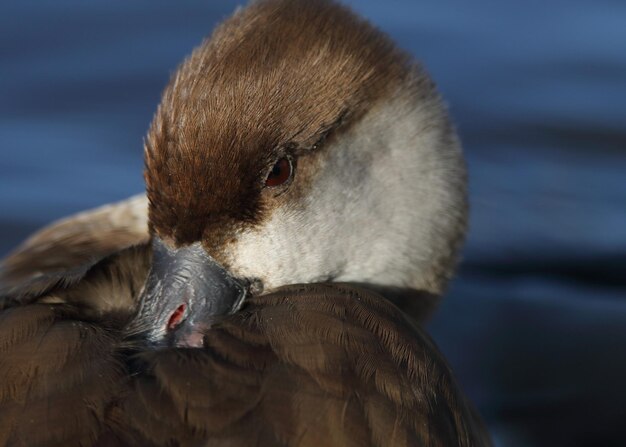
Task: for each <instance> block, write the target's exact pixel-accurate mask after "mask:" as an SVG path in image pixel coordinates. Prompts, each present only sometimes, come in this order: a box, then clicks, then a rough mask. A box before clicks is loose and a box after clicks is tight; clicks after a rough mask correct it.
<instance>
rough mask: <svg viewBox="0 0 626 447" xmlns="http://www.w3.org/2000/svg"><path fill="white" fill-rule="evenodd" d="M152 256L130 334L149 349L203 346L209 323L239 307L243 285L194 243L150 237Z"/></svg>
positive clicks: (244, 290) (242, 297)
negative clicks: (176, 243)
mask: <svg viewBox="0 0 626 447" xmlns="http://www.w3.org/2000/svg"><path fill="white" fill-rule="evenodd" d="M152 256H153V259H152V267H151V269H150V273H149V275H148V279H147V280H146V283H145V285H144V288H143V291H142V293H141V296H140V302H139V310H138V313H137V315H136V316H135V318H134V319H133V322H132V323H131V325H130V329H129V332H131V333H134V334H137V335H138V336H139V338H140V339H143V340H144V341H145V342H147V343H148V344H149V345H150V346H152V347H154V348H159V347H168V346H177V347H202V346H203V340H204V333H205V332H206V330H207V329H208V328H209V327H210V326H211V325H212V323H213V322H214V321H216V320H217V318H218V317H220V316H223V315H227V314H230V313H233V312H235V311H237V310H238V309H239V307H241V304H242V303H243V300H244V298H245V295H246V288H245V287H244V285H243V284H242V283H241V282H239V281H238V280H236V279H235V278H233V277H232V276H231V275H230V274H229V273H228V272H227V271H226V270H225V269H224V268H223V267H222V266H221V265H219V264H218V263H217V262H216V261H215V260H214V259H213V258H211V257H210V256H209V255H208V254H207V253H206V251H205V250H204V248H203V247H202V245H201V244H200V243H199V242H197V243H194V244H191V245H188V246H185V247H181V248H174V249H173V248H170V247H168V246H167V245H165V244H164V243H163V242H162V241H161V240H160V239H158V238H155V239H154V242H153V255H152Z"/></svg>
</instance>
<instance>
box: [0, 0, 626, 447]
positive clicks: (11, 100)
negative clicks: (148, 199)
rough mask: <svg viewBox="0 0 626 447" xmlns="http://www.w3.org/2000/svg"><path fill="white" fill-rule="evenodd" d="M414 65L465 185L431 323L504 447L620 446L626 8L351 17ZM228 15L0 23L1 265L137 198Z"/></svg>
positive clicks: (404, 10) (1, 15)
mask: <svg viewBox="0 0 626 447" xmlns="http://www.w3.org/2000/svg"><path fill="white" fill-rule="evenodd" d="M350 4H352V5H353V6H354V8H355V9H356V10H357V11H359V12H360V13H362V14H364V15H366V16H367V17H369V18H370V19H371V20H372V21H373V22H375V23H376V24H378V25H379V26H380V27H381V28H383V29H384V30H386V31H387V32H388V33H390V34H391V35H392V36H393V37H394V38H395V39H396V40H397V41H398V42H399V43H400V44H401V45H402V46H403V47H404V48H406V49H408V50H410V51H411V52H412V53H413V54H415V55H416V56H417V57H419V58H420V59H421V60H422V61H424V62H425V64H426V66H427V67H428V69H429V70H430V72H431V73H432V74H433V76H434V78H435V79H436V80H437V81H438V83H439V85H440V88H441V90H442V91H443V93H444V95H445V97H446V99H447V101H448V103H449V104H450V108H451V112H452V114H453V116H454V117H455V120H456V122H457V124H458V127H459V130H460V133H461V137H462V139H463V141H464V146H465V149H466V153H467V158H468V163H469V168H470V174H471V203H472V221H471V226H472V228H471V234H470V237H469V241H468V244H467V248H466V251H465V256H464V264H463V267H462V269H461V273H460V275H459V277H458V279H457V280H456V281H455V283H454V284H453V286H452V288H451V290H450V293H449V296H448V298H447V300H446V301H445V302H444V303H443V305H442V307H441V311H440V312H439V313H438V314H437V316H436V317H435V319H434V321H433V322H432V324H431V331H432V333H433V336H434V337H435V339H436V340H437V342H438V343H439V345H440V347H441V348H442V349H443V351H444V352H445V354H446V355H447V357H448V358H449V360H450V362H451V363H452V365H453V367H454V369H455V370H456V372H457V376H458V377H459V380H460V381H461V382H462V384H463V386H464V388H465V389H466V390H467V392H468V393H469V394H470V395H471V397H472V399H473V400H474V402H476V404H477V405H478V406H479V407H480V410H481V412H482V413H483V414H484V416H485V418H486V419H487V421H488V423H489V425H490V428H491V430H492V433H493V435H494V438H495V439H496V441H497V444H498V445H500V446H609V445H615V446H618V445H626V441H624V440H623V438H624V437H623V434H622V432H623V424H624V421H625V420H626V384H625V377H626V2H623V1H617V0H614V1H609V0H599V1H598V0H596V1H590V0H587V1H584V0H569V1H565V0H553V1H550V2H546V1H539V0H529V1H526V2H520V1H513V0H505V1H495V0H491V1H488V0H478V1H472V2H462V1H454V0H422V1H409V0H388V1H386V2H380V1H373V0H369V1H357V0H353V1H351V2H350ZM233 8H234V3H231V2H226V1H214V0H213V1H209V0H205V1H203V2H199V1H187V2H172V1H165V0H160V1H155V0H151V1H149V2H148V1H134V2H85V1H78V0H71V1H70V0H54V1H52V0H45V1H42V0H40V1H38V2H8V1H4V2H2V4H1V5H0V151H1V153H0V253H6V252H7V250H9V249H10V248H11V247H13V246H14V245H16V243H17V242H18V241H20V240H21V239H22V238H23V237H25V236H26V235H27V234H29V233H30V232H31V231H33V230H34V229H35V228H37V227H39V226H41V225H43V224H45V223H46V222H49V221H50V220H52V219H55V218H59V217H61V216H64V215H67V214H69V213H72V212H75V211H78V210H82V209H85V208H89V207H92V206H96V205H99V204H102V203H106V202H110V201H113V200H118V199H123V198H125V197H127V196H129V195H131V194H133V193H136V192H138V191H141V190H142V188H143V182H142V178H141V171H142V137H143V135H144V132H145V130H146V128H147V126H148V123H149V121H150V119H151V116H152V113H153V111H154V109H155V107H156V105H157V103H158V101H159V95H160V91H161V89H162V88H163V86H164V85H165V83H166V82H167V80H168V77H169V74H170V73H171V72H172V71H173V70H174V68H175V67H176V65H177V64H178V62H180V61H181V59H182V58H183V57H184V56H185V55H186V54H188V53H189V51H190V50H191V48H193V47H194V46H195V45H197V44H198V43H199V42H200V40H201V39H202V37H203V36H204V35H206V34H207V33H208V32H209V31H210V30H211V29H212V27H213V25H214V24H215V23H216V22H217V21H218V20H220V19H221V18H224V17H225V16H227V15H228V14H229V13H230V12H231V11H232V9H233Z"/></svg>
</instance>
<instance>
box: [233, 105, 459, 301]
mask: <svg viewBox="0 0 626 447" xmlns="http://www.w3.org/2000/svg"><path fill="white" fill-rule="evenodd" d="M400 97H401V96H400ZM422 101H424V100H422ZM324 150H326V151H328V154H327V158H326V160H325V161H324V162H323V164H322V167H321V169H320V171H319V176H318V177H317V178H315V179H314V180H313V181H312V184H311V186H310V190H309V192H308V194H305V195H304V197H301V198H300V202H299V203H297V204H293V203H289V202H286V203H285V204H284V205H283V206H281V207H279V208H277V209H276V210H275V211H274V212H273V213H272V214H271V216H270V217H269V219H268V220H267V221H266V222H265V224H264V225H261V226H260V227H257V229H255V230H254V231H248V232H245V233H243V234H241V235H240V236H239V238H238V241H237V242H236V243H235V244H234V246H233V250H232V252H231V254H230V257H229V258H230V259H229V264H230V266H231V269H232V271H233V273H235V274H237V275H239V276H243V277H248V278H258V279H260V280H261V281H263V283H264V285H265V288H266V290H271V289H274V288H276V287H279V286H281V285H286V284H295V283H312V282H321V281H353V282H369V283H374V284H379V285H390V286H397V287H413V288H422V289H424V290H429V291H432V292H439V290H434V289H437V288H439V287H440V286H441V284H439V285H437V284H436V283H437V281H439V282H440V281H441V279H436V277H438V276H441V275H440V274H439V273H437V271H436V270H437V269H439V268H440V264H441V262H442V259H444V258H450V254H451V251H452V252H454V251H455V250H456V246H455V245H456V242H452V241H457V240H458V239H459V237H457V236H458V233H459V232H463V231H464V218H465V212H466V210H465V196H464V190H465V173H464V167H463V163H462V159H461V153H460V150H459V147H458V143H457V140H456V138H455V136H454V135H453V134H452V131H451V130H450V127H449V126H447V121H446V120H445V111H444V110H443V107H442V106H441V104H440V103H439V101H438V99H436V98H433V99H431V100H430V101H428V102H426V103H425V102H421V103H418V104H415V103H413V104H411V103H408V101H407V100H402V99H396V100H392V101H388V102H386V103H380V104H378V105H377V106H376V107H374V108H373V109H372V110H371V111H370V112H369V113H368V114H367V115H366V116H365V117H363V118H362V119H361V120H360V121H359V122H358V123H356V124H355V125H353V126H352V128H351V129H348V130H347V131H346V132H345V133H343V134H341V135H340V136H338V138H337V139H336V140H334V142H333V144H332V146H329V147H327V148H325V149H324ZM296 175H297V173H296ZM296 181H297V178H296ZM449 268H452V266H450V267H449Z"/></svg>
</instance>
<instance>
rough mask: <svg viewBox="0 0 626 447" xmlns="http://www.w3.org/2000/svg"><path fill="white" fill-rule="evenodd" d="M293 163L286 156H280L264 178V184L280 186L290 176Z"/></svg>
mask: <svg viewBox="0 0 626 447" xmlns="http://www.w3.org/2000/svg"><path fill="white" fill-rule="evenodd" d="M292 173H293V165H292V164H291V160H289V159H288V158H286V157H283V158H280V159H279V160H278V161H277V162H276V163H275V164H274V166H273V167H272V170H271V171H270V173H269V174H268V176H267V178H266V179H265V186H269V187H273V186H280V185H282V184H283V183H285V182H286V181H287V180H289V179H290V178H291V174H292Z"/></svg>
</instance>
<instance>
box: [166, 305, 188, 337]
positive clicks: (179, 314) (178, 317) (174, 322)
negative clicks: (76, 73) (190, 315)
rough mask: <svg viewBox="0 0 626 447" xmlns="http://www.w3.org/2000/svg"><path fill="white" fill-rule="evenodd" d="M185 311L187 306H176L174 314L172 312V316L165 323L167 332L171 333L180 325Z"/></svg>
mask: <svg viewBox="0 0 626 447" xmlns="http://www.w3.org/2000/svg"><path fill="white" fill-rule="evenodd" d="M185 310H187V306H186V305H184V304H181V305H180V306H178V307H177V308H176V310H175V311H174V312H172V315H171V316H170V319H169V320H168V322H167V330H168V331H172V330H174V329H176V327H177V326H178V325H179V324H180V323H182V321H183V319H184V317H185Z"/></svg>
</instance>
